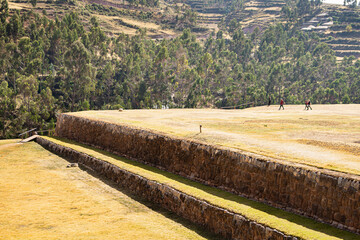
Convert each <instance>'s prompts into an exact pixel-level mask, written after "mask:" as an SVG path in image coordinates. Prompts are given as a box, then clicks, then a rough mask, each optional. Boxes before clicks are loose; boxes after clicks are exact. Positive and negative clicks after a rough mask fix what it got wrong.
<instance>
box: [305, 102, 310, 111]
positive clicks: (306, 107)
mask: <svg viewBox="0 0 360 240" xmlns="http://www.w3.org/2000/svg"><path fill="white" fill-rule="evenodd" d="M304 110H309V107H308V100H305V108H304Z"/></svg>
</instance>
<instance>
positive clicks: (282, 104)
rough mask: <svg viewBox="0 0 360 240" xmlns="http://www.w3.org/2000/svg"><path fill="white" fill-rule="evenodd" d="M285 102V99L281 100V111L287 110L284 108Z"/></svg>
mask: <svg viewBox="0 0 360 240" xmlns="http://www.w3.org/2000/svg"><path fill="white" fill-rule="evenodd" d="M284 103H285V102H284V100H283V99H281V100H280V107H279V110H280V109H281V108H282V109H283V110H285V108H284Z"/></svg>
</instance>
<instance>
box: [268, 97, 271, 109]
mask: <svg viewBox="0 0 360 240" xmlns="http://www.w3.org/2000/svg"><path fill="white" fill-rule="evenodd" d="M270 105H271V97H270V96H269V101H268V107H270Z"/></svg>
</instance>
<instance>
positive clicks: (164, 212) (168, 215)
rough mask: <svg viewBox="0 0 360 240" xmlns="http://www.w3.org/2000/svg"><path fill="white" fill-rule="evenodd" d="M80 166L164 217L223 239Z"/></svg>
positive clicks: (205, 234) (212, 237) (193, 229)
mask: <svg viewBox="0 0 360 240" xmlns="http://www.w3.org/2000/svg"><path fill="white" fill-rule="evenodd" d="M79 167H80V168H81V169H82V170H84V171H86V172H87V173H88V174H90V175H91V176H93V177H95V178H97V179H99V180H100V181H102V182H103V183H105V184H107V185H108V186H110V187H112V188H114V189H116V190H117V191H120V192H121V193H123V194H125V195H126V196H128V197H130V198H131V199H133V200H134V201H137V202H139V203H141V204H143V205H145V206H146V207H148V208H150V209H151V210H153V211H155V212H157V213H159V214H161V215H163V216H164V217H166V218H168V219H171V220H172V221H174V222H176V223H178V224H181V225H182V226H184V227H185V228H187V229H189V230H191V231H193V232H196V233H197V234H198V235H200V236H201V237H203V238H206V239H209V240H221V239H223V237H221V236H218V235H215V234H213V233H211V232H209V231H208V230H207V229H206V228H205V227H201V226H199V225H195V224H194V223H192V222H190V221H189V220H186V219H184V218H182V217H180V216H178V215H176V214H175V213H173V212H170V211H168V210H166V209H164V208H162V207H159V206H158V205H156V204H154V203H152V202H150V201H147V200H144V199H143V198H141V197H139V196H137V195H135V194H133V193H131V192H130V191H129V190H127V189H126V188H123V187H119V186H118V185H117V184H115V183H114V182H113V181H111V180H109V179H108V178H106V177H104V176H102V175H100V174H98V173H97V172H95V171H93V170H92V169H89V168H87V167H82V166H81V165H79Z"/></svg>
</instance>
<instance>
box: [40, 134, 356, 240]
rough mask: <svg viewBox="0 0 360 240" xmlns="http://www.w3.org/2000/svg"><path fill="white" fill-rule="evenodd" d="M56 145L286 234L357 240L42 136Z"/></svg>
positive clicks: (281, 211) (62, 140)
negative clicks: (169, 187)
mask: <svg viewBox="0 0 360 240" xmlns="http://www.w3.org/2000/svg"><path fill="white" fill-rule="evenodd" d="M44 138H45V139H47V140H50V141H52V142H54V143H56V144H59V145H62V146H65V147H69V148H71V149H74V150H76V151H79V152H83V153H86V154H88V155H90V156H93V157H95V158H98V159H101V160H104V161H107V162H109V163H112V164H114V165H116V166H118V167H120V168H122V169H125V170H127V171H130V172H133V173H136V174H138V175H141V176H143V177H145V178H147V179H150V180H154V181H156V182H159V183H162V184H166V185H168V186H171V187H173V188H174V189H177V190H179V191H181V192H184V193H186V194H188V195H191V196H194V197H196V198H198V199H202V200H205V201H207V202H209V203H211V204H213V205H216V206H218V207H221V208H225V209H228V210H230V211H232V212H236V213H239V214H240V215H242V216H244V217H246V218H248V219H250V220H253V221H256V222H258V223H261V224H264V225H267V226H269V227H271V228H275V229H277V230H279V231H281V232H283V233H285V234H288V235H292V236H295V237H299V238H301V239H314V240H315V239H316V240H321V239H324V240H330V239H346V240H350V239H354V240H355V239H359V238H360V236H359V235H356V234H353V233H350V232H347V231H343V230H340V229H337V228H335V227H332V226H330V225H327V224H323V223H319V222H316V221H314V220H312V219H309V218H306V217H302V216H299V215H296V214H293V213H289V212H286V211H283V210H280V209H277V208H274V207H270V206H268V205H266V204H263V203H259V202H256V201H251V200H249V199H246V198H244V197H240V196H237V195H235V194H231V193H229V192H226V191H222V190H220V189H217V188H214V187H209V186H205V185H203V184H200V183H197V182H194V181H191V180H188V179H186V178H183V177H180V176H178V175H175V174H172V173H168V172H166V171H161V170H159V169H157V168H154V167H150V166H148V165H145V164H142V163H138V162H136V161H132V160H129V159H126V158H122V157H119V156H116V155H114V154H111V153H108V152H106V151H102V150H99V149H96V148H92V147H89V146H86V145H83V144H79V143H76V142H73V141H70V140H65V139H60V138H50V137H44Z"/></svg>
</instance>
